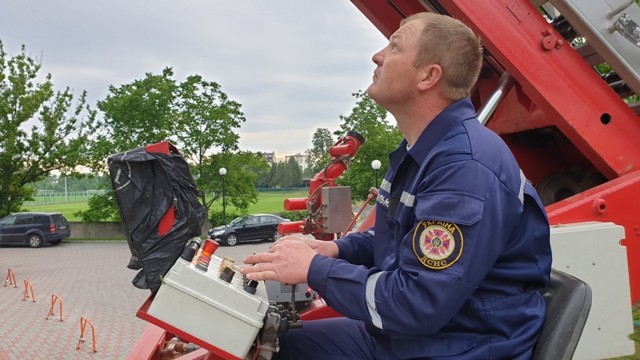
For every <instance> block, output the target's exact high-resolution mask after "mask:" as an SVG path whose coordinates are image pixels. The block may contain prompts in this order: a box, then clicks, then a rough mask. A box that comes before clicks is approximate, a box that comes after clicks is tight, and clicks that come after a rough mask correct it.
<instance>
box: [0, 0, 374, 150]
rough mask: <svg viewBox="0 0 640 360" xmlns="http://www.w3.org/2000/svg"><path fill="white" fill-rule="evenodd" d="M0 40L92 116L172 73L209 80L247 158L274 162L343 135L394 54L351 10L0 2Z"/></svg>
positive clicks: (228, 3)
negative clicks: (231, 110)
mask: <svg viewBox="0 0 640 360" xmlns="http://www.w3.org/2000/svg"><path fill="white" fill-rule="evenodd" d="M0 40H2V42H3V44H4V50H5V52H7V53H8V54H9V55H10V56H13V55H16V54H17V53H18V52H19V50H20V46H21V45H23V44H24V45H26V47H27V53H28V54H29V55H30V56H32V57H36V58H40V59H41V62H42V65H43V70H42V71H43V72H44V73H50V74H51V75H52V76H53V82H54V84H55V85H56V87H57V88H59V89H63V88H64V87H67V86H68V87H70V88H71V89H73V90H74V93H75V94H76V95H79V94H80V93H81V91H82V90H87V91H88V93H89V100H90V104H91V105H92V106H95V103H96V101H97V100H101V99H104V98H105V96H106V95H107V90H108V86H109V85H114V86H119V85H122V84H125V83H129V82H132V81H133V80H136V79H142V78H144V75H145V73H149V72H150V73H154V74H159V73H161V71H162V69H163V68H164V67H167V66H171V67H173V69H174V72H175V79H176V80H177V81H179V82H182V81H183V80H184V79H185V78H186V77H187V76H188V75H192V74H201V75H202V76H203V77H204V78H205V80H207V81H215V82H217V83H219V84H220V85H221V86H222V91H223V92H225V93H226V94H227V95H228V96H229V97H230V98H231V99H233V100H235V101H237V102H239V103H240V104H242V109H243V112H244V114H245V117H246V119H247V121H246V122H245V123H244V124H243V125H242V127H241V129H240V130H239V133H240V136H241V138H240V147H241V148H242V149H243V150H251V151H276V153H277V155H278V156H282V155H289V154H293V153H297V152H303V151H304V150H306V149H307V148H309V147H311V137H312V135H313V132H314V131H315V129H316V128H319V127H324V128H328V129H329V130H330V131H332V132H333V131H334V130H337V128H338V125H339V123H340V119H339V115H341V114H342V115H347V114H349V113H350V111H351V109H352V107H353V106H354V105H355V99H354V98H353V97H352V96H351V94H352V93H354V92H356V91H358V90H364V89H366V88H367V87H368V85H369V84H370V82H371V77H372V75H373V70H374V68H375V66H374V64H373V63H372V62H371V56H372V55H373V53H375V52H376V51H378V50H379V49H380V48H382V47H384V46H385V45H386V43H387V40H386V39H385V38H384V36H382V34H381V33H380V32H379V31H378V30H377V29H376V28H375V27H374V26H373V25H372V24H371V23H370V22H369V21H368V20H367V19H366V17H365V16H364V15H362V13H360V12H359V11H358V9H357V8H356V7H355V6H354V5H353V4H352V3H351V2H350V1H348V0H287V1H285V0H268V1H267V0H255V1H247V0H244V1H243V0H181V1H169V0H109V1H90V0H56V1H52V0H2V1H1V2H0Z"/></svg>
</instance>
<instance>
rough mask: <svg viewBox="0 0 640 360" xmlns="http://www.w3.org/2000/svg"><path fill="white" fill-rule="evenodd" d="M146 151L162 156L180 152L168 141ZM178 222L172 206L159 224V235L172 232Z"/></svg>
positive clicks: (147, 148)
mask: <svg viewBox="0 0 640 360" xmlns="http://www.w3.org/2000/svg"><path fill="white" fill-rule="evenodd" d="M144 149H145V151H146V152H148V153H160V154H166V155H169V154H177V153H178V150H177V149H176V147H175V146H173V144H171V143H170V142H168V141H162V142H159V143H155V144H152V145H147V146H145V147H144ZM175 220H176V213H175V209H174V208H173V206H170V207H169V208H168V209H167V211H166V212H165V213H164V215H163V216H162V219H160V224H158V235H160V236H162V235H164V234H166V233H168V232H169V230H171V227H172V226H173V223H174V222H175Z"/></svg>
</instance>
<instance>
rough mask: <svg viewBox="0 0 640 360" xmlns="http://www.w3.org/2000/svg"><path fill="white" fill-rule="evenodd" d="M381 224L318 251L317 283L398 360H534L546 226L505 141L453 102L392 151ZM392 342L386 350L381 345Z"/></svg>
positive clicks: (466, 103) (545, 268)
mask: <svg viewBox="0 0 640 360" xmlns="http://www.w3.org/2000/svg"><path fill="white" fill-rule="evenodd" d="M389 160H390V167H389V170H388V172H387V173H386V175H385V177H384V180H383V182H382V184H381V186H380V190H379V195H378V197H377V201H376V221H375V226H374V227H372V228H371V229H369V230H368V231H366V232H361V233H352V234H349V235H347V236H346V237H344V238H342V239H338V240H336V242H337V244H338V247H339V256H338V259H333V258H328V257H324V256H321V255H316V256H315V257H314V259H313V261H312V263H311V267H310V269H309V273H308V281H309V285H310V286H311V287H312V288H313V289H314V290H316V291H317V292H318V293H319V294H320V295H321V296H322V297H323V298H324V299H325V300H326V302H327V303H328V304H329V305H330V306H331V307H333V308H334V309H335V310H337V311H338V312H340V313H341V314H343V315H345V316H347V317H349V318H353V319H358V320H362V321H364V322H365V324H366V328H367V330H368V332H369V333H370V334H372V335H373V336H374V337H375V339H376V348H378V349H380V352H381V353H389V352H390V353H393V354H394V355H395V356H397V357H398V358H400V359H438V358H440V357H446V358H447V359H457V358H460V359H529V358H531V354H532V350H533V347H534V345H535V343H536V341H537V338H538V333H539V331H540V329H541V327H542V325H543V322H544V318H545V313H546V308H545V303H544V300H543V298H542V297H541V295H540V294H539V293H538V290H539V289H541V288H543V287H545V286H546V285H547V283H548V281H549V274H550V270H551V249H550V244H549V223H548V219H547V216H546V212H545V210H544V207H543V205H542V203H541V201H540V199H539V197H538V195H537V194H536V192H535V190H534V188H533V187H532V186H531V184H530V183H529V182H528V181H527V180H526V178H525V176H524V175H523V173H522V171H521V170H520V168H519V166H518V164H517V162H516V160H515V158H514V157H513V155H512V153H511V151H510V150H509V148H508V147H507V146H506V144H505V143H504V142H503V141H502V139H500V137H499V136H497V135H496V134H495V133H493V132H492V131H490V130H489V129H487V128H485V127H484V126H482V125H481V124H480V123H479V122H478V120H477V118H476V115H475V110H474V108H473V105H472V103H471V101H470V100H469V99H468V98H466V99H462V100H460V101H457V102H455V103H453V104H452V105H450V106H449V107H448V108H447V109H445V110H444V111H443V112H442V113H440V114H439V115H438V116H437V117H436V118H435V119H433V121H432V122H431V123H430V124H429V125H428V126H427V127H426V129H425V130H424V131H423V133H422V134H421V135H420V138H419V139H418V141H417V142H416V143H415V144H414V145H413V146H412V147H411V148H409V149H407V143H406V141H403V142H402V143H401V144H400V145H399V147H398V148H397V149H396V150H395V151H394V152H393V153H391V154H390V156H389ZM383 349H384V351H382V350H383Z"/></svg>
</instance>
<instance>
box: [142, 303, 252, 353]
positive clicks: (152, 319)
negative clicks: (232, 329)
mask: <svg viewBox="0 0 640 360" xmlns="http://www.w3.org/2000/svg"><path fill="white" fill-rule="evenodd" d="M152 300H153V298H152V297H149V298H148V299H147V301H145V302H144V304H142V306H141V307H140V309H139V310H138V312H137V314H136V315H137V316H138V317H139V318H141V319H143V320H146V321H148V322H150V323H151V324H154V325H157V326H159V327H160V328H162V329H166V333H165V337H166V336H168V334H174V335H175V336H177V337H179V338H180V339H181V340H183V341H188V342H192V343H194V344H196V345H198V346H200V347H202V348H204V349H206V350H208V351H209V353H208V355H207V356H208V357H207V359H209V360H241V359H240V358H239V357H237V356H235V355H232V354H229V353H228V352H226V351H224V350H222V349H220V348H218V347H216V346H215V345H213V344H209V343H208V342H206V341H205V340H202V339H200V338H198V337H195V336H193V335H191V334H188V333H186V332H184V331H182V330H180V329H178V328H176V327H175V326H172V325H170V324H167V323H166V322H164V321H162V320H160V319H158V318H156V317H155V316H152V315H150V314H149V312H148V311H149V306H151V302H152ZM203 321H206V320H203ZM220 329H221V331H222V330H224V326H221V328H220ZM157 350H158V351H159V350H161V349H157ZM154 352H156V351H155V350H154Z"/></svg>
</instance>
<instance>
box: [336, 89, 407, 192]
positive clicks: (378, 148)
mask: <svg viewBox="0 0 640 360" xmlns="http://www.w3.org/2000/svg"><path fill="white" fill-rule="evenodd" d="M353 96H354V97H355V98H356V105H355V106H354V108H353V109H352V110H351V114H349V115H347V116H343V115H340V120H341V123H340V130H339V131H336V132H335V133H334V134H335V135H336V136H344V135H345V134H346V133H347V132H348V131H356V132H358V133H359V134H360V135H362V136H363V137H364V138H365V142H364V144H362V146H361V147H360V150H359V151H358V153H357V154H356V156H355V158H354V159H353V161H352V163H351V165H350V166H349V168H348V169H347V170H346V171H345V172H344V175H343V176H342V177H341V178H340V179H338V181H337V182H338V183H339V184H341V185H348V186H351V196H352V198H353V199H366V197H367V195H368V194H369V189H370V188H371V187H372V186H375V187H379V186H380V184H379V183H378V184H375V173H374V170H373V169H372V168H371V162H372V161H373V160H380V162H381V163H382V167H381V168H380V170H378V171H379V175H380V176H379V177H378V182H380V180H381V179H382V177H383V176H384V174H385V173H386V170H387V167H388V164H389V161H388V155H389V153H390V152H392V151H393V150H394V149H395V148H396V147H397V146H398V144H399V143H400V141H401V140H402V134H401V133H400V130H398V128H397V126H396V125H395V124H390V123H389V122H388V121H387V120H386V119H387V111H386V110H385V109H384V108H382V107H381V106H380V105H378V104H376V103H375V102H374V101H373V100H371V98H370V97H369V96H368V95H367V94H366V93H365V92H364V91H362V90H360V91H358V92H356V93H354V94H353Z"/></svg>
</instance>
